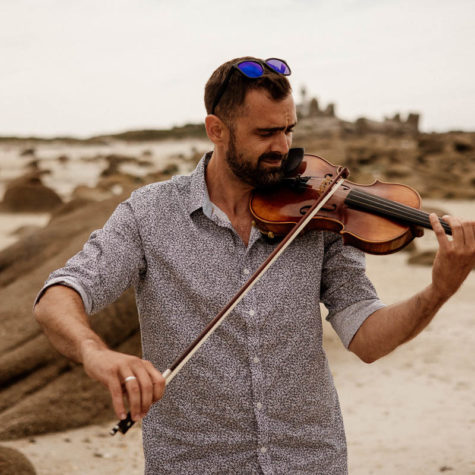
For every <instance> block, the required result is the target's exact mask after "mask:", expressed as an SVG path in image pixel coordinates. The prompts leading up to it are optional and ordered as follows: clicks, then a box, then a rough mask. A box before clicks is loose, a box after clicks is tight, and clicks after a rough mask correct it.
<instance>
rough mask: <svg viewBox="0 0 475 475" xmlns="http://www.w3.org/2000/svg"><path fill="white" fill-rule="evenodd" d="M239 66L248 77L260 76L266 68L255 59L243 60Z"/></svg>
mask: <svg viewBox="0 0 475 475" xmlns="http://www.w3.org/2000/svg"><path fill="white" fill-rule="evenodd" d="M237 67H238V68H239V71H241V72H242V73H243V74H244V75H245V76H247V77H248V78H253V79H254V78H260V77H261V76H262V74H263V73H264V68H263V67H262V66H261V65H260V64H259V63H256V62H254V61H243V62H242V63H239V64H238V65H237Z"/></svg>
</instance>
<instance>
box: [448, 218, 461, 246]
mask: <svg viewBox="0 0 475 475" xmlns="http://www.w3.org/2000/svg"><path fill="white" fill-rule="evenodd" d="M444 219H446V221H447V222H448V223H449V224H450V227H451V229H452V242H453V245H454V247H455V248H456V249H460V248H461V247H463V246H464V243H465V235H464V230H463V227H462V222H461V221H460V219H459V218H456V217H454V216H444Z"/></svg>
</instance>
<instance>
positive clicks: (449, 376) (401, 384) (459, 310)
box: [1, 201, 475, 475]
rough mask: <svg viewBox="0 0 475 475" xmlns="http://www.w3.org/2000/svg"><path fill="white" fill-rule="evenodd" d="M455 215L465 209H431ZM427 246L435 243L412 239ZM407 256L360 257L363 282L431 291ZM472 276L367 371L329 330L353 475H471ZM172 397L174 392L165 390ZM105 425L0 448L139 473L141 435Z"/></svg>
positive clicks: (454, 205)
mask: <svg viewBox="0 0 475 475" xmlns="http://www.w3.org/2000/svg"><path fill="white" fill-rule="evenodd" d="M426 204H431V205H433V206H438V207H441V208H444V209H447V210H449V211H450V212H451V213H453V214H456V215H463V216H472V217H473V215H474V210H475V206H474V203H473V202H437V201H430V202H426ZM418 246H419V247H420V248H433V247H434V246H435V244H434V236H433V234H432V233H429V232H426V236H425V237H424V238H422V239H420V240H418ZM406 259H407V254H406V253H404V252H400V253H398V254H395V255H391V256H378V257H375V256H368V260H367V262H368V274H369V276H370V277H371V279H372V280H373V282H374V284H375V286H376V288H377V290H378V292H379V294H380V296H381V298H382V299H383V300H384V301H385V302H386V303H392V302H395V301H398V300H400V299H402V298H404V297H408V296H410V295H411V294H413V293H414V292H416V291H417V290H419V289H421V288H423V286H424V285H426V284H427V283H429V281H430V278H431V269H430V268H429V267H420V266H409V265H407V264H406ZM474 304H475V272H472V273H471V275H470V276H469V278H468V280H467V281H466V282H465V284H464V286H463V287H462V288H461V289H460V290H459V292H458V293H457V294H456V295H455V296H454V297H453V298H452V300H451V301H449V302H448V303H447V304H446V305H445V306H444V307H443V308H442V309H441V311H440V312H439V315H438V316H437V317H436V318H435V320H434V321H433V322H432V323H431V324H430V326H429V327H428V328H427V329H426V330H425V331H424V332H423V333H422V334H421V335H419V336H418V337H417V338H416V339H414V340H412V341H411V342H409V343H407V344H405V345H403V346H402V347H400V348H398V349H397V350H396V351H394V352H393V353H392V354H390V355H388V356H386V357H385V358H383V359H381V360H380V361H377V362H376V363H373V364H372V365H366V364H364V363H362V362H361V361H359V360H358V359H357V358H356V357H355V356H354V355H352V354H351V353H349V352H347V351H345V350H344V348H343V347H342V345H341V343H340V342H339V340H338V338H337V337H336V335H335V333H334V332H333V330H332V329H331V327H330V325H329V324H327V323H326V324H325V347H326V350H327V353H328V357H329V360H330V367H331V368H332V372H333V375H334V379H335V384H336V386H337V388H338V392H339V395H340V401H341V406H342V411H343V417H344V421H345V427H346V432H347V438H348V451H349V469H350V474H352V475H367V474H385V475H392V474H400V473H410V474H431V473H440V472H446V471H447V472H450V473H457V474H470V473H472V474H475V455H474V451H473V447H474V445H475V424H474V422H475V407H474V399H473V383H474V374H475V362H474V358H473V348H474V347H475V332H474V329H475V319H474V316H475V312H474V308H475V305H474ZM168 390H170V391H173V385H171V386H170V388H169V389H168ZM114 423H115V421H114V420H113V421H110V424H103V425H96V426H89V427H85V428H82V429H77V430H72V431H66V432H61V433H56V434H49V435H46V436H38V437H34V438H30V439H21V440H16V441H9V442H2V443H1V444H2V445H5V446H8V447H13V448H16V449H18V450H20V451H21V452H22V453H24V454H25V455H26V456H27V457H28V458H29V459H30V460H31V462H32V463H33V464H34V466H35V468H36V470H37V471H38V474H40V475H42V474H44V475H46V474H48V475H60V474H61V475H64V474H75V473H77V474H91V475H96V474H97V475H99V474H100V475H106V474H130V475H133V474H140V473H143V454H142V448H141V433H140V429H139V427H137V426H136V427H134V428H133V429H132V430H131V431H130V432H129V433H128V434H127V435H126V436H122V435H120V434H119V435H116V436H115V437H110V436H109V435H108V431H109V430H110V428H111V426H112V425H113V424H114Z"/></svg>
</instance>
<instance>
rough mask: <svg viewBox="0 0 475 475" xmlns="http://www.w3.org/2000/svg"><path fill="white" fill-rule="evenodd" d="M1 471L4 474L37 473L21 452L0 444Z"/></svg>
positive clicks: (28, 474) (25, 474)
mask: <svg viewBox="0 0 475 475" xmlns="http://www.w3.org/2000/svg"><path fill="white" fill-rule="evenodd" d="M0 473H1V474H2V475H35V474H36V470H35V468H34V467H33V465H32V464H31V462H30V461H29V460H28V459H27V458H26V457H25V456H24V455H23V454H22V453H21V452H18V450H15V449H11V448H9V447H1V446H0Z"/></svg>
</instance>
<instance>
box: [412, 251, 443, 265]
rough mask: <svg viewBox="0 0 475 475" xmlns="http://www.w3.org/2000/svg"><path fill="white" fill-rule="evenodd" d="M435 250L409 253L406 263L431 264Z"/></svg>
mask: <svg viewBox="0 0 475 475" xmlns="http://www.w3.org/2000/svg"><path fill="white" fill-rule="evenodd" d="M436 252H437V251H435V250H434V251H419V252H416V253H414V254H412V255H410V256H409V257H408V259H407V263H408V264H411V265H419V266H432V264H433V263H434V258H435V254H436Z"/></svg>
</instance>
